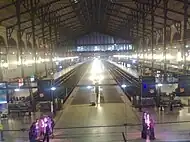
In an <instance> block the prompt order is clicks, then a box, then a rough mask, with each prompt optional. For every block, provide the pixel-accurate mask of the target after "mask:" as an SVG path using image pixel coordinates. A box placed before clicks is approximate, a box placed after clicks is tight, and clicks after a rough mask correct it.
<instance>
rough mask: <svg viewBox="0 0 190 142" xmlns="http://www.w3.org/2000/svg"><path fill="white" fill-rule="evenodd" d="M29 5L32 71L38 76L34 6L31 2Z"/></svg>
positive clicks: (31, 1) (31, 0)
mask: <svg viewBox="0 0 190 142" xmlns="http://www.w3.org/2000/svg"><path fill="white" fill-rule="evenodd" d="M30 3H31V9H32V12H31V23H32V43H33V49H32V54H33V57H34V70H35V75H37V74H38V67H37V63H36V61H37V55H36V53H37V52H36V48H37V47H36V37H35V11H36V10H35V9H36V8H35V6H34V3H33V0H30Z"/></svg>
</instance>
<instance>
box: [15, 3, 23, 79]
mask: <svg viewBox="0 0 190 142" xmlns="http://www.w3.org/2000/svg"><path fill="white" fill-rule="evenodd" d="M21 2H22V1H21V0H17V1H16V4H15V7H16V16H17V25H18V29H17V40H18V43H17V45H18V50H19V53H17V56H18V59H17V61H19V56H20V61H21V64H20V67H21V76H22V78H24V77H25V76H24V67H23V47H21V40H22V35H21V24H20V21H21V15H20V13H21V10H20V9H21V7H20V6H21Z"/></svg>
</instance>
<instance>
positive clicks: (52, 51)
mask: <svg viewBox="0 0 190 142" xmlns="http://www.w3.org/2000/svg"><path fill="white" fill-rule="evenodd" d="M49 23H50V25H49V38H50V40H49V49H50V54H51V66H52V72H54V65H53V55H54V50H53V46H52V27H51V24H52V20H51V16H50V14H49Z"/></svg>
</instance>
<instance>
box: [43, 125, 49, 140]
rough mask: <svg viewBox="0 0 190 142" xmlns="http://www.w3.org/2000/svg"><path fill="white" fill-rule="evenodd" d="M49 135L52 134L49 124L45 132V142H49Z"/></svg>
mask: <svg viewBox="0 0 190 142" xmlns="http://www.w3.org/2000/svg"><path fill="white" fill-rule="evenodd" d="M49 134H50V128H49V125H48V124H47V125H46V131H45V134H44V139H43V142H45V141H46V142H49Z"/></svg>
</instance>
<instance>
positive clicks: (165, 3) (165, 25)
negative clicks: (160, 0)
mask: <svg viewBox="0 0 190 142" xmlns="http://www.w3.org/2000/svg"><path fill="white" fill-rule="evenodd" d="M167 8H168V0H164V51H163V53H164V81H166V80H167V63H166V28H167V13H168V9H167Z"/></svg>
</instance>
